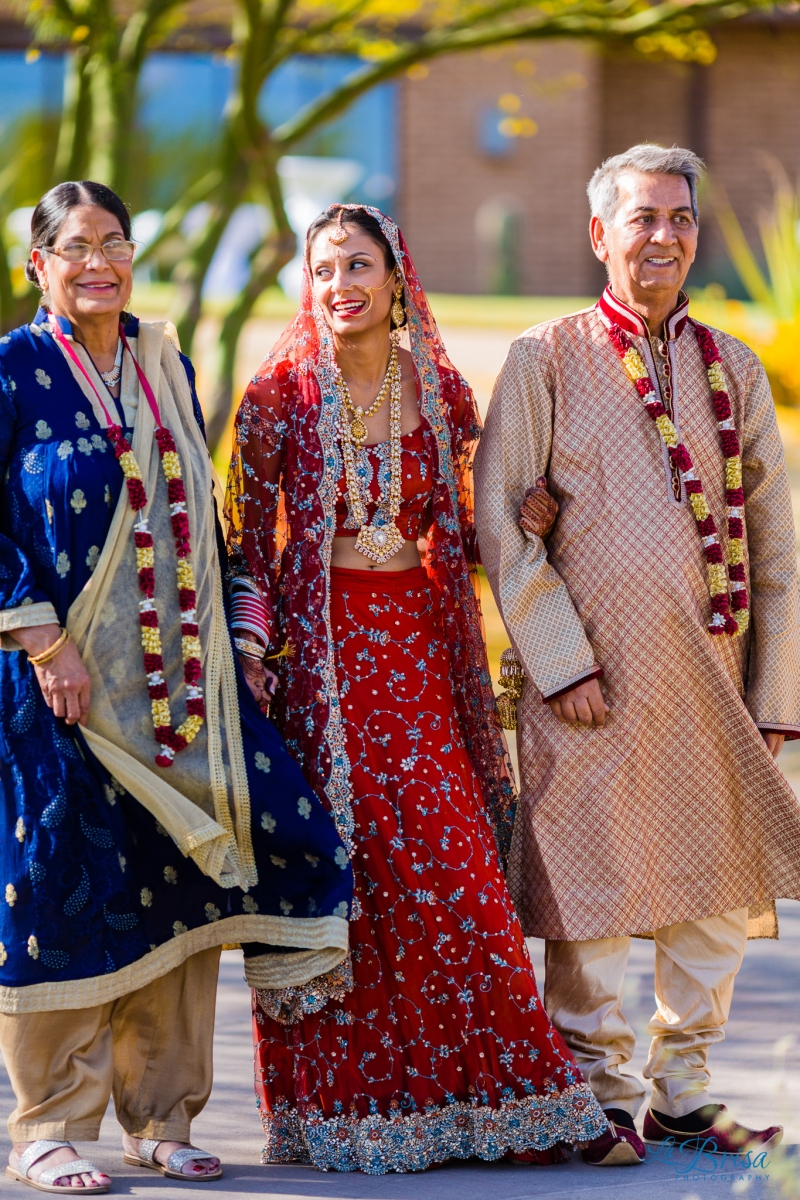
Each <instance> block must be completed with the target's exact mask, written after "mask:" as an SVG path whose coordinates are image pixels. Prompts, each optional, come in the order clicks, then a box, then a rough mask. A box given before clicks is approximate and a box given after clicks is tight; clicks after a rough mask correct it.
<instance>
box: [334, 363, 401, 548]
mask: <svg viewBox="0 0 800 1200" xmlns="http://www.w3.org/2000/svg"><path fill="white" fill-rule="evenodd" d="M337 379H338V384H339V393H340V396H341V399H342V402H343V407H345V408H349V409H350V412H351V413H353V412H354V413H355V419H354V420H353V421H352V422H351V421H349V420H347V419H345V420H343V421H342V423H341V430H340V432H341V440H342V458H343V459H344V472H345V479H346V481H347V494H348V499H349V502H350V513H351V515H352V517H353V520H354V521H355V522H356V524H357V525H358V526H359V532H358V536H357V537H356V542H355V547H356V550H358V551H359V553H360V554H363V555H364V556H365V557H366V558H371V559H372V560H373V562H376V563H385V562H388V561H389V559H390V558H392V557H393V556H394V555H395V554H397V552H398V550H401V549H402V547H403V542H404V538H403V535H402V533H401V532H400V530H399V529H398V528H397V525H396V524H395V521H396V519H397V516H398V514H399V512H400V503H401V499H402V495H401V491H402V469H401V454H402V450H401V446H400V415H401V410H402V372H401V369H400V363H399V360H398V357H397V347H396V346H392V353H391V354H390V356H389V366H388V368H387V371H386V378H385V379H384V382H383V385H382V387H381V391H380V392H379V393H378V396H377V398H376V400H375V401H373V403H372V404H371V405H370V407H369V408H368V409H367V410H366V411H364V410H363V409H362V408H360V407H358V408H357V407H356V406H355V405H353V402H352V400H351V398H350V392H349V389H348V387H347V384H346V383H345V381H344V379H343V377H342V375H341V372H340V373H339V374H338V377H337ZM387 391H388V393H389V487H388V492H387V493H383V492H382V493H381V498H380V500H379V501H378V509H377V512H376V516H375V520H373V521H372V523H369V522H368V519H367V514H368V511H369V505H370V504H371V503H372V500H371V497H370V495H369V491H368V488H367V485H366V484H362V482H361V479H360V477H359V473H358V471H357V469H356V459H355V449H356V448H358V449H361V447H362V446H363V443H364V442H365V441H366V437H367V430H366V427H363V418H364V417H365V416H372V415H374V413H376V412H377V411H378V408H379V407H380V403H381V402H382V401H383V398H384V396H385V394H386V392H387ZM359 422H360V425H361V427H363V428H364V435H363V437H362V436H361V428H360V427H359ZM354 427H355V428H354ZM381 514H382V515H383V516H385V523H384V524H376V521H377V519H378V517H379V515H381Z"/></svg>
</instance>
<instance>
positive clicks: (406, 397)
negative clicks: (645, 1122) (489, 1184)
mask: <svg viewBox="0 0 800 1200" xmlns="http://www.w3.org/2000/svg"><path fill="white" fill-rule="evenodd" d="M479 434H480V422H479V418H478V415H477V411H476V408H475V404H474V400H473V397H472V393H471V392H470V389H469V387H468V386H467V384H466V383H465V382H464V380H463V379H462V378H461V376H460V375H459V374H458V372H457V371H456V370H455V369H454V368H453V366H452V365H451V363H450V362H449V360H448V358H447V356H446V354H445V350H444V347H443V345H442V342H441V340H440V337H439V334H438V331H437V329H436V325H435V323H434V320H433V317H432V315H431V313H430V310H429V307H428V304H427V301H426V298H425V295H424V293H423V291H422V288H421V286H420V283H419V280H418V278H417V275H416V272H415V270H414V267H413V264H412V262H411V258H410V256H409V254H408V250H407V248H406V246H405V242H404V240H403V237H402V235H401V234H400V231H399V230H398V229H397V227H396V225H395V224H394V223H393V222H392V221H390V220H389V219H388V218H387V217H385V216H384V215H383V214H382V213H380V212H378V211H377V210H376V209H373V208H365V207H361V206H350V205H347V206H338V205H336V206H333V207H332V208H331V209H329V210H328V211H327V212H326V213H323V214H322V216H321V217H319V218H317V220H316V221H315V222H314V224H313V225H312V226H311V228H310V230H309V235H308V241H307V255H306V270H305V280H304V288H303V297H302V303H301V308H300V311H299V312H298V314H297V316H296V317H295V319H294V321H293V322H292V324H291V325H290V326H289V328H288V329H287V331H286V332H285V333H284V335H283V337H282V338H281V340H280V341H279V342H278V344H277V346H276V347H275V349H274V350H273V352H272V353H271V354H270V355H269V357H268V358H267V360H266V362H265V363H264V364H263V366H262V367H261V369H260V370H259V373H258V374H257V375H256V377H255V379H254V380H253V381H252V383H251V384H250V386H249V387H248V389H247V392H246V394H245V397H244V399H243V401H242V404H241V408H240V410H239V414H238V417H237V421H236V432H235V446H234V456H233V460H232V464H231V473H230V478H229V482H228V517H229V520H230V524H231V533H230V539H229V543H230V545H229V548H230V559H231V577H232V593H233V597H234V599H233V607H234V613H233V623H234V626H235V630H234V632H235V633H236V634H237V639H238V640H237V645H238V647H239V649H240V652H241V653H242V654H243V663H244V666H245V670H246V672H247V675H248V678H249V680H250V684H251V687H252V688H253V690H254V692H255V693H256V695H257V697H258V698H261V699H262V700H264V701H266V699H267V698H268V696H269V695H270V694H271V692H272V690H273V689H274V690H275V698H274V700H273V701H272V714H271V715H272V716H273V718H274V719H275V721H276V723H277V724H278V727H279V728H280V729H281V731H282V733H283V735H284V737H285V738H286V742H287V745H288V747H289V749H290V751H291V752H292V753H293V754H294V755H295V756H296V757H297V759H298V760H299V762H300V763H301V764H302V767H303V769H304V771H305V773H306V776H307V778H308V781H309V783H310V785H312V786H313V787H315V788H316V790H317V792H318V793H319V794H320V795H321V796H322V797H323V798H324V799H326V800H327V804H328V805H329V807H330V810H331V812H332V814H333V816H334V819H335V821H336V824H337V828H338V830H339V833H340V835H341V837H342V839H343V841H344V843H345V845H347V846H348V847H349V848H350V850H351V853H352V856H353V869H354V873H355V880H356V902H355V905H354V915H353V920H352V924H351V927H350V943H351V959H350V961H348V963H347V964H345V966H344V967H343V968H340V969H339V970H338V971H336V972H333V973H332V975H330V976H327V977H324V978H322V979H319V980H316V981H314V983H313V984H312V985H308V986H306V987H301V988H296V989H294V988H289V989H285V990H284V991H282V992H276V991H269V990H259V991H258V992H256V993H254V996H253V1012H254V1025H253V1028H254V1036H255V1049H256V1093H257V1097H258V1104H259V1108H260V1111H261V1118H262V1121H263V1125H264V1130H265V1133H266V1138H267V1143H266V1148H265V1150H264V1161H265V1162H291V1161H301V1162H311V1163H313V1164H314V1165H315V1166H317V1167H319V1168H322V1169H333V1170H341V1171H352V1170H361V1171H366V1172H369V1173H372V1174H379V1173H382V1172H385V1171H391V1170H394V1171H410V1170H422V1169H424V1168H426V1167H428V1166H430V1165H432V1164H434V1163H437V1162H442V1161H444V1160H446V1159H448V1158H469V1157H471V1156H478V1157H480V1158H483V1159H497V1158H501V1157H503V1156H505V1155H508V1156H509V1157H512V1158H514V1159H515V1160H522V1161H525V1162H540V1163H547V1162H558V1161H562V1160H563V1159H564V1158H565V1157H566V1154H567V1151H568V1146H569V1144H574V1143H584V1144H585V1143H587V1142H592V1146H590V1147H589V1148H588V1150H585V1151H584V1156H585V1157H586V1158H587V1160H588V1161H594V1162H598V1163H599V1162H611V1161H613V1162H625V1161H631V1162H633V1161H639V1156H638V1155H637V1154H636V1153H635V1151H634V1150H633V1147H632V1145H631V1144H629V1143H630V1139H631V1138H632V1137H635V1135H631V1134H630V1133H629V1134H628V1135H627V1136H628V1140H627V1141H626V1138H625V1135H624V1134H623V1135H622V1136H620V1135H618V1133H617V1131H616V1130H615V1129H614V1127H613V1126H611V1127H607V1122H606V1119H605V1117H604V1115H603V1113H602V1111H601V1110H600V1108H599V1107H598V1105H597V1102H596V1101H595V1099H594V1097H593V1095H592V1093H591V1091H590V1089H589V1087H588V1086H587V1085H586V1084H585V1083H584V1082H583V1080H582V1078H581V1075H580V1072H579V1071H578V1069H577V1067H576V1066H575V1064H574V1062H573V1061H572V1058H571V1057H570V1054H569V1051H568V1050H567V1048H566V1046H565V1045H564V1042H563V1041H562V1039H561V1037H560V1036H559V1034H558V1033H557V1032H556V1030H555V1029H554V1028H553V1026H552V1025H551V1024H550V1021H549V1020H548V1018H547V1015H546V1013H545V1011H544V1008H543V1006H542V1003H541V1001H540V999H539V996H538V993H537V990H536V983H535V980H534V976H533V970H532V967H531V963H530V960H529V957H528V953H527V949H526V946H525V942H524V939H523V936H522V930H521V928H520V925H519V922H518V921H517V917H516V915H515V913H514V910H513V907H512V904H511V901H510V899H509V896H508V892H507V890H506V886H505V881H504V878H503V872H502V865H501V864H502V860H503V858H504V855H505V853H506V851H507V849H508V845H509V841H510V836H511V829H512V823H513V815H514V799H515V795H514V789H513V783H512V780H511V777H510V772H509V769H508V766H507V756H506V752H505V745H504V742H503V738H502V733H501V731H500V728H499V724H498V720H497V716H496V712H495V703H494V696H493V692H492V687H491V680H490V677H489V672H488V669H487V663H486V653H485V647H484V643H483V638H482V632H481V618H480V609H479V606H478V602H477V599H476V596H475V591H474V588H473V585H474V582H475V566H474V564H475V561H476V557H477V548H476V546H475V540H474V529H473V525H472V508H471V496H470V483H471V477H470V470H471V459H472V454H473V451H474V448H475V445H476V442H477V439H478V437H479ZM420 537H424V538H426V543H425V545H426V550H425V554H424V560H423V562H422V564H421V560H420V554H419V551H418V549H417V541H418V539H419V538H420ZM269 660H273V662H274V664H275V665H276V667H277V669H278V677H277V679H276V678H275V676H273V675H272V673H271V671H269V670H267V669H265V668H266V667H267V664H268V662H269ZM276 685H277V686H276ZM274 865H275V868H276V870H280V869H281V867H282V864H281V862H280V860H278V861H277V862H275V863H274ZM298 915H300V914H298ZM287 957H288V956H287ZM565 1145H566V1149H565Z"/></svg>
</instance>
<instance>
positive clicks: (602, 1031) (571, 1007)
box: [544, 908, 747, 1117]
mask: <svg viewBox="0 0 800 1200" xmlns="http://www.w3.org/2000/svg"><path fill="white" fill-rule="evenodd" d="M653 938H654V940H655V946H656V972H655V998H656V1012H655V1014H654V1016H653V1019H652V1020H651V1021H650V1024H649V1025H648V1027H647V1032H648V1034H649V1036H650V1037H651V1038H652V1042H651V1044H650V1054H649V1057H648V1060H647V1066H646V1067H645V1069H644V1076H645V1078H646V1079H652V1081H653V1094H652V1098H651V1101H650V1105H651V1107H652V1108H654V1109H655V1110H656V1111H657V1112H662V1113H668V1114H669V1115H670V1116H673V1117H684V1116H686V1115H687V1114H688V1113H691V1112H694V1111H695V1109H697V1108H701V1107H702V1106H703V1105H704V1104H708V1103H709V1096H708V1084H709V1073H708V1068H707V1060H708V1048H709V1046H710V1045H711V1044H712V1042H720V1041H722V1039H723V1038H724V1036H725V1034H724V1032H723V1026H724V1025H725V1022H726V1021H727V1019H728V1014H729V1012H730V1007H731V1000H732V999H733V981H734V979H735V978H736V973H737V971H738V970H739V967H740V966H741V963H742V958H743V956H744V950H745V946H746V944H747V909H746V908H739V909H736V910H735V911H734V912H729V913H725V914H724V915H722V916H719V917H707V918H706V919H705V920H701V921H683V922H681V923H680V924H677V925H667V926H665V927H664V928H663V929H657V930H655V932H654V934H653ZM629 951H630V938H627V937H617V938H598V939H596V940H593V941H586V942H561V941H552V942H547V943H546V945H545V966H546V971H545V983H544V1003H545V1008H546V1009H547V1013H548V1016H549V1017H550V1020H551V1021H552V1022H553V1024H554V1025H555V1027H556V1029H558V1031H559V1033H560V1034H561V1035H562V1037H563V1038H564V1041H565V1042H566V1043H567V1045H568V1046H569V1048H570V1050H571V1051H572V1053H573V1054H574V1056H575V1060H576V1062H577V1064H578V1066H579V1067H580V1069H581V1071H582V1072H583V1075H584V1077H585V1079H586V1081H587V1083H588V1084H589V1085H590V1087H591V1089H592V1091H593V1092H594V1094H595V1096H596V1097H597V1099H598V1101H599V1103H600V1105H601V1106H602V1107H603V1108H620V1109H622V1110H623V1111H624V1112H628V1113H630V1115H631V1116H632V1117H635V1116H636V1114H637V1112H638V1111H639V1108H640V1106H641V1104H642V1101H643V1100H644V1097H645V1089H644V1086H643V1085H642V1084H641V1083H640V1082H639V1080H638V1079H635V1078H634V1077H633V1076H632V1075H624V1074H622V1072H621V1071H620V1067H624V1066H625V1064H626V1063H628V1062H629V1061H630V1059H631V1055H632V1054H633V1048H634V1045H635V1043H636V1038H635V1035H634V1032H633V1030H632V1029H631V1027H630V1025H629V1024H628V1021H627V1020H626V1018H625V1015H624V1013H623V1011H622V993H623V985H624V982H625V968H626V967H627V965H628V954H629Z"/></svg>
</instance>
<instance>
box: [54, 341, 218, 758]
mask: <svg viewBox="0 0 800 1200" xmlns="http://www.w3.org/2000/svg"><path fill="white" fill-rule="evenodd" d="M50 329H51V332H52V334H53V337H54V338H55V340H56V341H57V342H58V344H59V345H60V346H61V348H62V350H63V351H64V353H65V354H66V355H67V357H68V358H71V359H72V361H73V363H74V364H75V366H76V367H77V369H78V370H79V371H80V372H81V374H82V375H83V377H84V378H85V379H86V381H87V383H88V384H89V386H90V387H91V389H92V391H93V392H94V394H95V396H96V397H97V400H98V403H99V405H100V408H101V409H102V411H103V414H104V416H105V418H106V422H107V426H106V436H107V438H108V440H109V441H110V442H111V445H112V446H113V447H114V454H115V455H116V457H117V460H118V461H119V465H120V467H121V468H122V473H123V475H124V477H125V483H126V485H127V488H128V502H129V504H130V506H131V508H132V509H133V511H134V512H135V513H141V512H142V511H143V510H144V508H145V507H146V506H147V493H146V492H145V489H144V482H143V480H142V472H141V469H140V467H139V464H138V463H137V461H136V457H135V455H134V453H133V450H132V449H131V444H130V442H129V441H128V439H127V438H126V437H125V435H124V433H123V432H122V428H121V427H120V426H119V425H116V424H114V422H113V421H112V420H111V415H110V413H109V411H108V408H107V407H106V405H105V403H104V401H103V397H102V396H101V395H100V392H99V391H98V390H97V387H96V386H95V383H94V380H93V379H92V377H91V375H90V374H89V373H88V371H87V370H86V368H85V367H84V365H83V363H82V362H81V360H80V359H79V358H78V355H77V354H76V353H75V350H74V348H73V347H72V346H71V345H70V344H69V342H68V341H67V339H66V338H65V337H64V334H63V333H62V331H61V327H60V325H59V323H58V321H57V320H55V321H51V324H50ZM119 336H120V340H121V341H122V344H123V347H124V348H125V350H127V351H128V353H129V354H130V356H131V361H132V362H133V366H134V369H135V371H136V374H137V375H138V377H139V383H140V385H141V387H142V390H143V391H144V394H145V396H146V398H147V402H148V404H149V405H150V410H151V412H152V414H153V420H154V421H155V424H156V431H155V439H156V444H157V445H158V452H159V456H160V458H161V469H162V471H163V472H164V478H165V479H166V481H167V499H168V502H169V508H170V513H171V514H172V515H171V517H170V524H171V525H172V536H173V538H174V539H175V554H176V555H177V558H178V570H177V574H178V606H179V608H180V614H181V651H182V657H183V679H184V683H185V684H186V713H187V716H186V720H185V721H184V722H183V724H182V725H180V726H179V727H178V728H177V729H175V728H174V727H173V724H172V714H171V713H170V708H169V689H168V687H167V681H166V680H165V679H164V674H163V672H164V659H163V657H162V653H161V649H162V648H161V631H160V629H159V624H158V610H157V609H156V606H155V603H154V601H153V597H154V595H155V588H156V580H155V546H154V544H153V535H152V534H151V533H150V530H149V529H148V528H147V520H146V518H145V517H143V516H140V517H139V520H138V522H137V524H136V525H134V527H133V528H134V533H133V537H134V545H135V547H136V570H137V573H138V577H139V590H140V591H141V592H142V593H143V594H144V600H140V601H139V625H140V629H141V638H142V647H143V650H144V669H145V674H146V675H147V683H148V688H149V692H150V711H151V713H152V716H153V727H154V729H155V736H156V741H158V742H159V743H160V744H161V753H160V754H157V755H156V759H155V761H156V765H157V766H159V767H171V766H172V763H173V760H174V758H175V755H176V754H179V753H180V751H181V750H185V749H186V747H187V746H188V745H189V744H190V743H191V742H193V741H194V739H195V738H196V737H197V734H198V733H199V732H200V729H201V728H202V725H203V721H204V720H205V716H206V707H205V701H204V699H203V692H202V689H201V688H200V687H198V682H199V680H200V678H201V676H202V671H203V667H202V662H201V658H202V648H201V645H200V636H199V634H200V630H199V628H198V625H197V622H196V620H195V617H196V611H195V610H196V608H197V589H196V585H195V579H194V571H193V570H192V564H191V563H190V561H189V556H190V554H191V552H192V546H191V535H190V530H189V518H188V516H187V514H186V490H185V488H184V486H183V477H182V474H181V460H180V458H179V457H178V450H177V447H176V445H175V439H174V438H173V436H172V434H171V433H170V431H169V430H168V429H166V428H165V426H163V425H162V424H161V416H160V414H159V410H158V402H157V401H156V397H155V393H154V392H153V389H152V388H151V387H150V384H149V382H148V380H147V376H146V375H145V374H144V371H143V370H142V368H141V367H140V366H139V363H138V362H137V361H136V357H135V356H134V354H133V351H132V350H131V348H130V346H129V345H128V339H127V338H126V337H125V331H124V329H123V328H122V325H120V326H119Z"/></svg>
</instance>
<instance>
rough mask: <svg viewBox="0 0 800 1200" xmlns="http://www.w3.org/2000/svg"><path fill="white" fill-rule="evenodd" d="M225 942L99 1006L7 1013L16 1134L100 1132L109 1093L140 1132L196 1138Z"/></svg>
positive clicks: (0, 1039) (84, 1136)
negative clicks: (195, 1125)
mask: <svg viewBox="0 0 800 1200" xmlns="http://www.w3.org/2000/svg"><path fill="white" fill-rule="evenodd" d="M219 956H220V947H219V946H216V947H214V948H212V949H210V950H203V951H202V952H201V953H199V954H193V955H192V956H191V957H190V958H187V959H186V961H185V962H184V963H182V964H181V966H179V967H175V968H174V970H172V971H169V972H168V973H167V974H166V975H162V976H161V978H160V979H156V980H154V981H153V982H152V983H150V984H148V985H147V986H146V987H143V988H140V989H139V990H138V991H136V992H131V993H130V994H129V995H127V996H121V997H120V998H119V999H118V1000H113V1001H111V1002H110V1003H108V1004H100V1005H98V1006H97V1007H96V1008H81V1009H64V1010H62V1011H59V1012H39V1013H14V1014H9V1013H3V1014H0V1050H2V1052H3V1058H4V1059H5V1064H6V1068H7V1070H8V1074H9V1078H10V1080H11V1086H12V1088H13V1089H14V1096H15V1098H16V1101H17V1107H16V1108H15V1110H14V1112H13V1113H12V1114H11V1116H10V1118H9V1121H8V1131H9V1133H10V1134H11V1140H12V1141H13V1142H32V1141H35V1140H36V1139H37V1138H53V1139H55V1140H57V1141H90V1142H93V1141H97V1138H98V1136H99V1132H100V1122H101V1121H102V1119H103V1116H104V1115H105V1111H106V1108H107V1106H108V1101H109V1097H110V1096H111V1095H113V1097H114V1107H115V1108H116V1112H117V1119H118V1121H119V1123H120V1125H121V1126H122V1128H123V1129H124V1130H125V1132H126V1133H129V1134H130V1135H131V1136H132V1137H146V1138H157V1139H159V1140H168V1141H176V1142H188V1141H189V1130H190V1126H191V1122H192V1119H193V1118H194V1117H196V1116H197V1114H198V1113H199V1112H201V1111H202V1109H203V1108H204V1107H205V1104H206V1101H207V1100H208V1097H209V1095H210V1093H211V1083H212V1076H213V1037H214V1012H215V1007H216V999H217V976H218V974H219Z"/></svg>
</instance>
